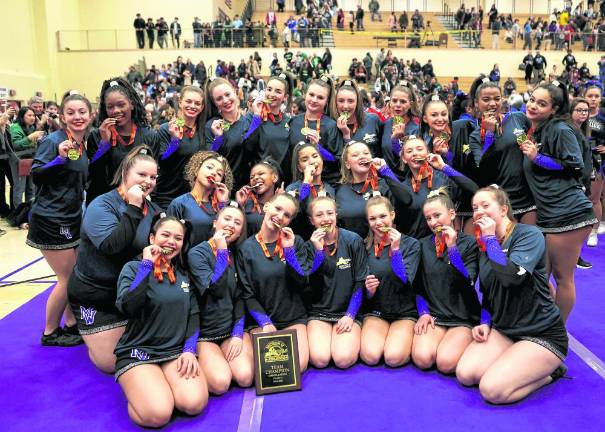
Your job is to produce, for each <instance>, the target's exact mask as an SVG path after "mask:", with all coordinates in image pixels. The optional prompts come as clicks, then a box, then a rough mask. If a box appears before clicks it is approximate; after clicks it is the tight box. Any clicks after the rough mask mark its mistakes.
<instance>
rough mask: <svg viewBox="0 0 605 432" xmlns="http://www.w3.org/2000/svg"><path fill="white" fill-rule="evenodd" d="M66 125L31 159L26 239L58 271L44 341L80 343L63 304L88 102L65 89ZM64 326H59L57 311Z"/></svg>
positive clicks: (75, 239)
mask: <svg viewBox="0 0 605 432" xmlns="http://www.w3.org/2000/svg"><path fill="white" fill-rule="evenodd" d="M59 112H60V115H61V116H60V119H61V123H62V124H63V125H64V127H65V129H63V130H58V131H56V132H53V133H52V134H50V135H48V136H47V137H45V138H43V139H42V140H41V141H40V143H39V144H38V149H37V151H36V156H35V157H34V162H33V164H32V177H33V180H34V183H35V184H36V186H37V194H36V199H35V201H34V203H33V205H32V209H31V216H30V222H29V231H28V233H27V240H26V243H27V244H28V245H29V246H31V247H33V248H36V249H40V250H41V251H42V255H43V256H44V258H45V259H46V262H48V265H49V266H50V268H52V270H53V272H54V273H55V274H56V275H57V283H56V284H55V286H54V287H53V289H52V291H51V293H50V296H49V297H48V300H47V302H46V322H45V326H44V332H43V333H42V341H41V342H42V345H48V346H53V345H54V346H73V345H78V344H81V343H82V338H81V337H80V335H79V334H78V329H77V327H76V319H75V317H74V315H73V313H72V312H71V310H70V309H69V308H68V307H67V281H68V280H69V275H70V274H71V272H72V271H73V268H74V265H75V264H76V256H77V254H78V249H77V247H78V245H79V244H80V226H81V223H82V201H83V198H84V189H85V186H86V178H87V174H88V155H87V147H86V138H87V130H88V126H89V124H90V121H91V117H90V114H91V112H92V107H91V105H90V102H89V101H88V99H86V98H85V97H83V96H80V95H79V94H75V93H74V94H68V95H67V96H66V97H65V98H64V99H63V102H62V103H61V107H60V109H59ZM62 315H64V316H65V323H66V326H65V327H64V328H61V327H60V323H61V316H62Z"/></svg>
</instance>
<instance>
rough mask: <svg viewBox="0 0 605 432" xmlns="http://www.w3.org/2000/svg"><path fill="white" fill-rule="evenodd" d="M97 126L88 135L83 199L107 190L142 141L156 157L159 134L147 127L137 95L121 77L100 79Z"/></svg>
mask: <svg viewBox="0 0 605 432" xmlns="http://www.w3.org/2000/svg"><path fill="white" fill-rule="evenodd" d="M99 99H100V101H101V103H100V104H99V113H98V119H97V121H98V124H99V129H98V130H95V131H93V133H92V134H91V136H90V143H89V147H90V149H91V153H92V154H93V156H92V158H91V160H90V168H89V176H90V185H89V187H88V190H87V192H86V202H88V203H90V202H92V200H93V199H95V198H96V197H98V196H99V195H101V194H104V193H106V192H109V191H110V190H111V183H112V181H113V178H114V176H115V174H116V172H117V171H118V167H119V166H120V163H121V162H122V160H123V159H124V157H125V156H126V154H127V153H128V152H129V151H130V150H131V149H132V147H131V146H134V147H138V146H139V145H141V144H145V145H147V146H149V147H150V148H151V149H152V152H153V157H155V158H157V157H158V153H159V150H160V146H159V136H158V133H157V132H156V131H154V130H153V129H151V128H150V127H149V124H148V123H147V118H146V115H145V108H144V107H143V103H142V102H141V98H140V97H139V95H138V94H137V92H136V91H135V90H134V89H133V88H132V86H131V85H130V84H129V83H128V81H126V80H125V79H123V78H111V79H109V80H106V81H104V82H103V86H102V87H101V95H100V97H99Z"/></svg>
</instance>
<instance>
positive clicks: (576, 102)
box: [569, 97, 591, 137]
mask: <svg viewBox="0 0 605 432" xmlns="http://www.w3.org/2000/svg"><path fill="white" fill-rule="evenodd" d="M581 103H583V104H586V106H588V107H589V109H590V104H589V103H588V101H587V100H586V99H584V98H581V97H577V98H574V100H572V101H571V104H570V106H569V115H570V116H571V115H572V113H573V111H574V109H576V107H577V106H578V105H579V104H581ZM588 119H589V116H586V120H584V122H583V123H582V124H581V125H580V132H581V133H582V135H584V136H585V137H588V136H590V131H591V129H590V126H589V124H588ZM572 123H573V120H572ZM574 126H575V123H574Z"/></svg>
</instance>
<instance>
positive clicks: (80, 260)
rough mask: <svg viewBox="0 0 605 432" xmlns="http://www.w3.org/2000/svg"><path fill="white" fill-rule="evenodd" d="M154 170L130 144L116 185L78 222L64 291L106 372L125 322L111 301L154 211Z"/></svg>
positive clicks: (146, 151)
mask: <svg viewBox="0 0 605 432" xmlns="http://www.w3.org/2000/svg"><path fill="white" fill-rule="evenodd" d="M157 172H158V167H157V163H156V161H155V159H154V158H153V156H152V151H151V149H150V148H149V147H147V146H139V147H135V148H133V149H132V150H131V151H130V152H129V153H128V154H127V155H126V157H125V158H124V160H123V161H122V164H121V165H120V168H119V170H118V172H117V173H116V179H115V182H114V183H115V184H117V185H118V187H117V188H116V189H113V190H111V191H110V192H107V193H105V194H103V195H101V196H99V197H97V198H95V200H94V201H93V202H92V203H91V204H90V205H89V206H88V208H87V209H86V213H85V214H84V220H83V221H82V231H81V233H80V234H81V241H80V248H79V251H78V257H77V260H76V266H75V267H74V269H73V273H72V274H71V277H70V278H69V282H68V285H67V293H68V296H69V303H70V306H71V310H72V312H73V313H74V315H75V316H76V321H77V325H78V331H79V332H80V334H81V335H82V339H84V343H85V344H86V347H87V348H88V355H89V357H90V359H91V361H92V362H93V363H94V365H95V366H96V367H98V368H99V369H100V370H102V371H103V372H106V373H112V372H113V371H114V370H115V364H116V357H115V355H114V354H113V351H114V348H115V347H116V343H117V342H118V340H119V339H120V337H121V336H122V334H123V333H124V328H125V326H126V323H127V318H126V317H125V316H124V315H123V314H122V313H121V312H120V311H119V310H118V309H117V308H116V304H115V303H116V283H117V280H118V275H119V274H120V270H121V269H122V267H123V266H124V264H126V263H127V262H128V261H129V260H131V259H133V258H134V257H135V256H137V255H138V254H139V253H140V252H141V250H142V249H143V248H144V247H145V246H146V245H147V244H148V237H149V232H150V231H151V222H152V219H153V217H154V215H156V214H157V213H158V212H159V208H158V207H157V206H156V205H155V204H153V203H152V202H150V201H148V200H147V197H148V196H149V194H150V193H151V191H152V190H153V188H154V187H155V182H156V178H157Z"/></svg>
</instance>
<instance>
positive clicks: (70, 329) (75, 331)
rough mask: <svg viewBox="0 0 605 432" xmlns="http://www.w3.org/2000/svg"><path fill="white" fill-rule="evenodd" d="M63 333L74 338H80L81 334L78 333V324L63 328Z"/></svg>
mask: <svg viewBox="0 0 605 432" xmlns="http://www.w3.org/2000/svg"><path fill="white" fill-rule="evenodd" d="M63 333H65V334H68V335H72V336H80V332H79V331H78V325H77V324H74V325H72V326H68V325H65V326H63Z"/></svg>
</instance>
